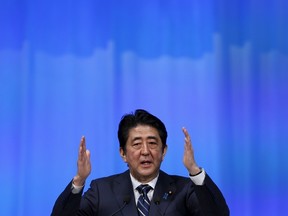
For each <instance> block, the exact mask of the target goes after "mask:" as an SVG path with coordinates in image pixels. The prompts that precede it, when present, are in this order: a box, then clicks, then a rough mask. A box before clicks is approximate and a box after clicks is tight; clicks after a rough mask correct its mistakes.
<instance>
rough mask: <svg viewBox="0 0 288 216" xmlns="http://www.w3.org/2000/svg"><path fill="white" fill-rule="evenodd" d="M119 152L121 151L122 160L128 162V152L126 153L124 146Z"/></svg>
mask: <svg viewBox="0 0 288 216" xmlns="http://www.w3.org/2000/svg"><path fill="white" fill-rule="evenodd" d="M119 153H120V156H121V158H122V160H123V161H124V162H125V163H126V162H127V160H126V154H125V151H124V149H123V148H120V149H119Z"/></svg>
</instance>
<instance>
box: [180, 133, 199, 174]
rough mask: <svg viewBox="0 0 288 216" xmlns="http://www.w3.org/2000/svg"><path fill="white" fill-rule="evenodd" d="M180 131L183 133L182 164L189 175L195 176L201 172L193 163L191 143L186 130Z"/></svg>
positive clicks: (194, 162)
mask: <svg viewBox="0 0 288 216" xmlns="http://www.w3.org/2000/svg"><path fill="white" fill-rule="evenodd" d="M182 131H183V133H184V136H185V139H184V156H183V163H184V165H185V167H186V169H187V170H188V172H189V173H190V174H191V175H196V174H198V173H199V172H200V171H201V170H200V168H199V167H198V165H197V163H196V161H195V157H194V150H193V146H192V141H191V138H190V135H189V133H188V131H187V129H186V128H184V127H183V128H182Z"/></svg>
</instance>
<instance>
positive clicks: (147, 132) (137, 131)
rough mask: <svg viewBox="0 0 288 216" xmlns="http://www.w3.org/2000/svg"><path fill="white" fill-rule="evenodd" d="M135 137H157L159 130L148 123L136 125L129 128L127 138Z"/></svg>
mask: <svg viewBox="0 0 288 216" xmlns="http://www.w3.org/2000/svg"><path fill="white" fill-rule="evenodd" d="M135 137H139V138H147V137H156V138H159V132H158V130H157V129H156V128H154V127H151V126H149V125H137V126H136V127H134V128H131V129H130V130H129V134H128V139H134V138H135Z"/></svg>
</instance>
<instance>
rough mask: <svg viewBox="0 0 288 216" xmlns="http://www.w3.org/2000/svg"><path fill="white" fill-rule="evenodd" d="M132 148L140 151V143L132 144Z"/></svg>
mask: <svg viewBox="0 0 288 216" xmlns="http://www.w3.org/2000/svg"><path fill="white" fill-rule="evenodd" d="M132 147H133V148H135V149H140V148H141V143H138V142H137V143H133V144H132Z"/></svg>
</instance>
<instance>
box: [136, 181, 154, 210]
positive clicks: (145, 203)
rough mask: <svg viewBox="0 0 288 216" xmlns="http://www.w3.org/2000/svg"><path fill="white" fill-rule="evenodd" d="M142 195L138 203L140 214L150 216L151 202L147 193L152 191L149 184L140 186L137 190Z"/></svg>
mask: <svg viewBox="0 0 288 216" xmlns="http://www.w3.org/2000/svg"><path fill="white" fill-rule="evenodd" d="M136 189H137V190H138V192H139V193H140V197H139V199H138V202H137V209H138V213H139V215H141V216H148V215H149V208H150V200H149V198H148V196H147V193H148V192H149V191H150V190H151V189H152V187H151V186H149V185H148V184H143V185H139V186H138V187H137V188H136Z"/></svg>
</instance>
